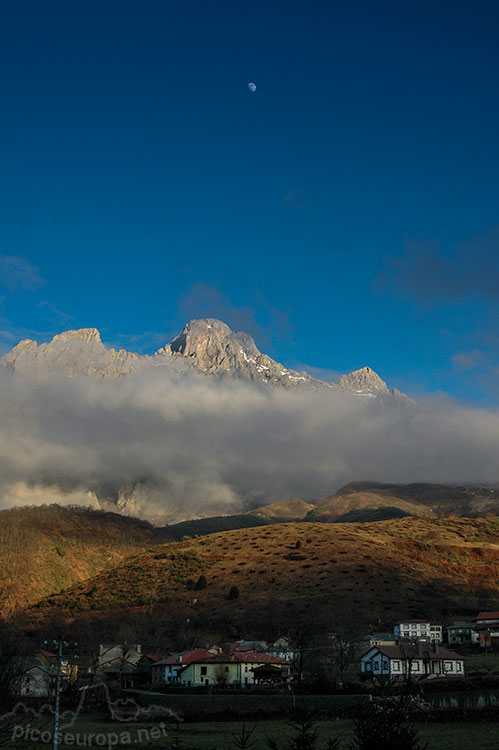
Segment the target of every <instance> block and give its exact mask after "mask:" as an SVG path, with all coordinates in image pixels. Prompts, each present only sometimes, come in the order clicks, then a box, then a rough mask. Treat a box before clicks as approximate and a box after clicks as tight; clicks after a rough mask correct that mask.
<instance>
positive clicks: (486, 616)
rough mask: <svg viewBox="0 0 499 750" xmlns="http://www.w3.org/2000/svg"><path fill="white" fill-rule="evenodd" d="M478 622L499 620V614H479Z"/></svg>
mask: <svg viewBox="0 0 499 750" xmlns="http://www.w3.org/2000/svg"><path fill="white" fill-rule="evenodd" d="M476 619H477V620H499V612H479V613H478V614H477V616H476Z"/></svg>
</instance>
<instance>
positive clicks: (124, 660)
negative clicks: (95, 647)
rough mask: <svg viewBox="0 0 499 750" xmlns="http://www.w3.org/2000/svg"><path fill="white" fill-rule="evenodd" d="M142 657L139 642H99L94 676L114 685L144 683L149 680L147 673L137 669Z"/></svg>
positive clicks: (128, 685)
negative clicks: (124, 643)
mask: <svg viewBox="0 0 499 750" xmlns="http://www.w3.org/2000/svg"><path fill="white" fill-rule="evenodd" d="M142 658H143V654H142V646H141V645H140V644H130V645H122V644H119V643H118V644H110V645H106V644H104V645H102V644H101V645H100V646H99V655H98V657H97V661H96V665H95V676H96V678H97V679H100V680H105V681H106V682H107V683H108V684H109V685H113V686H116V687H136V686H137V685H144V684H146V683H147V682H148V681H149V673H148V672H147V671H144V670H143V669H139V663H140V661H141V660H142Z"/></svg>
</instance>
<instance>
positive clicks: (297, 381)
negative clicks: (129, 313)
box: [0, 318, 394, 398]
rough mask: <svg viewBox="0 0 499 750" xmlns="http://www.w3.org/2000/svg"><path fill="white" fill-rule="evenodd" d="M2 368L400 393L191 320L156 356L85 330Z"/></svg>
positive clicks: (20, 349)
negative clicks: (179, 374)
mask: <svg viewBox="0 0 499 750" xmlns="http://www.w3.org/2000/svg"><path fill="white" fill-rule="evenodd" d="M0 364H1V365H2V366H3V367H6V368H8V369H10V370H12V371H14V372H19V373H23V374H25V375H28V376H31V377H36V378H42V379H45V378H48V377H51V376H53V375H55V374H62V375H67V376H82V375H83V376H92V377H97V378H117V377H123V376H128V375H133V374H136V373H137V372H139V371H143V370H144V369H145V368H149V367H151V368H153V367H156V366H159V365H167V366H168V367H170V368H172V369H175V370H176V371H178V370H179V369H180V370H182V369H184V368H186V369H190V368H193V369H195V370H197V371H198V372H201V373H204V374H206V375H211V376H217V377H233V378H238V379H242V380H250V381H254V382H260V383H264V384H266V385H271V386H276V387H282V388H287V389H296V388H299V389H308V390H317V389H334V390H338V389H340V390H341V391H343V392H345V394H347V393H351V394H354V395H356V396H360V397H365V398H373V397H377V396H387V395H391V394H394V392H393V391H390V390H389V389H388V386H387V385H386V383H385V382H384V381H383V380H382V379H381V378H380V377H379V375H377V373H375V372H374V370H372V369H371V368H370V367H363V368H361V369H360V370H355V371H354V372H351V373H349V374H347V375H342V376H341V377H340V378H339V379H338V380H337V381H336V382H335V383H328V382H325V381H323V380H318V379H316V378H313V377H312V376H311V375H309V374H308V373H307V372H298V371H296V370H292V369H290V368H288V367H285V366H284V365H282V364H281V363H279V362H276V360H274V359H272V358H271V357H269V356H268V355H267V354H263V353H262V352H260V350H259V349H258V348H257V346H256V344H255V342H254V340H253V338H252V337H251V336H250V335H249V334H247V333H244V332H235V331H232V330H231V329H230V328H229V326H228V325H227V324H226V323H224V322H222V321H221V320H217V319H216V318H201V319H195V320H191V321H190V322H189V323H187V325H185V326H184V328H183V329H182V331H181V332H180V333H179V334H178V335H177V336H175V337H174V339H173V340H172V341H171V342H170V343H169V344H167V345H166V346H164V347H162V348H161V349H159V350H158V351H157V352H156V353H155V354H154V355H153V356H147V355H140V354H136V353H134V352H129V351H126V350H125V349H119V350H115V349H113V348H107V347H106V346H105V345H104V344H103V343H102V339H101V336H100V333H99V331H98V330H97V329H96V328H81V329H77V330H70V331H64V332H62V333H59V334H57V335H56V336H54V337H53V339H52V340H51V341H49V342H48V343H45V344H37V342H36V341H33V340H32V339H25V340H23V341H20V342H19V344H17V346H15V347H14V348H13V349H12V350H11V351H10V352H9V353H8V354H6V355H5V356H4V357H3V358H2V359H1V360H0Z"/></svg>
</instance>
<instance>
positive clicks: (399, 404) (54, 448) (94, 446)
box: [0, 369, 499, 522]
mask: <svg viewBox="0 0 499 750" xmlns="http://www.w3.org/2000/svg"><path fill="white" fill-rule="evenodd" d="M498 444H499V413H498V412H496V411H487V410H483V409H472V408H465V407H462V406H459V405H457V404H455V403H453V402H451V401H449V400H447V399H446V398H444V397H442V398H441V399H439V398H432V399H428V400H423V401H421V402H419V403H414V402H412V401H403V400H401V401H396V400H393V401H390V400H386V401H383V400H381V399H376V400H370V401H367V402H366V401H364V400H361V399H358V398H355V397H350V396H348V395H343V394H342V393H337V392H335V391H332V390H331V391H324V392H313V393H308V392H303V393H300V392H297V391H294V392H287V391H283V390H279V389H275V390H272V389H270V388H266V387H263V386H253V385H252V384H248V383H242V382H239V381H235V380H230V379H225V380H216V379H214V378H211V377H208V376H203V375H198V374H196V373H194V372H193V373H181V374H176V373H171V372H166V371H165V370H159V371H153V372H147V373H143V374H139V375H134V376H130V377H125V378H121V379H118V380H107V381H97V380H93V379H91V378H63V377H61V378H57V379H54V380H52V381H51V382H50V383H43V382H35V381H33V380H30V379H27V378H24V377H22V376H20V375H18V374H16V375H14V374H12V373H9V372H7V371H3V370H1V369H0V507H11V506H13V505H21V504H32V503H47V502H66V503H75V502H76V503H85V504H88V505H93V506H94V507H110V508H111V507H117V508H119V509H120V510H121V511H123V512H126V513H130V514H134V515H139V516H142V517H145V518H150V519H153V520H156V521H158V522H159V521H166V520H170V521H172V520H180V519H183V518H192V517H197V516H204V515H213V514H217V513H233V512H238V511H240V510H244V509H247V508H249V507H254V506H255V505H257V504H264V503H266V502H272V501H274V500H279V499H283V498H285V497H290V496H295V497H296V496H298V497H303V498H304V499H317V498H320V497H324V496H326V495H328V494H331V493H332V492H333V491H334V490H335V489H337V488H338V487H339V486H340V485H341V484H344V483H346V482H349V481H353V480H360V479H372V480H379V481H393V482H410V481H430V482H444V483H466V482H469V483H472V482H476V483H495V482H498V481H499V457H498V451H497V446H498Z"/></svg>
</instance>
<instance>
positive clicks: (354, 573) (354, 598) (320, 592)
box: [34, 517, 499, 622]
mask: <svg viewBox="0 0 499 750" xmlns="http://www.w3.org/2000/svg"><path fill="white" fill-rule="evenodd" d="M297 542H299V543H300V546H299V547H298V548H296V543H297ZM201 573H203V574H204V575H205V576H206V578H207V581H208V587H207V588H206V589H204V590H201V591H195V592H193V591H192V590H190V588H189V585H188V582H189V580H192V581H196V580H197V579H198V577H199V575H200V574H201ZM232 585H236V586H237V587H238V588H239V591H240V598H239V599H238V600H236V601H228V600H227V594H228V591H229V589H230V587H231V586H232ZM477 595H479V596H481V597H482V602H483V604H481V605H479V606H485V602H486V601H487V602H490V603H492V602H494V601H496V602H497V601H498V598H499V519H498V518H490V519H480V520H471V519H461V518H447V519H436V520H434V519H432V520H430V519H425V518H417V517H411V518H404V519H397V520H390V521H383V522H380V523H372V524H370V523H364V524H322V523H315V524H313V523H285V524H274V525H271V526H266V527H260V528H251V529H244V530H237V531H229V532H223V533H219V534H213V535H210V536H207V537H200V538H197V539H189V540H184V541H181V542H175V543H168V544H163V545H160V546H158V547H157V548H155V549H154V550H152V551H148V552H145V553H142V554H139V555H137V556H135V557H133V558H130V559H129V560H127V561H126V562H125V563H123V564H122V565H120V566H119V567H116V568H115V569H114V570H111V571H107V572H104V573H101V574H99V575H98V576H96V577H94V578H93V579H92V580H90V581H87V582H84V583H81V584H78V585H76V586H73V587H72V588H71V589H69V590H68V591H65V592H63V593H61V594H59V595H57V596H54V597H51V598H50V599H47V600H44V601H42V602H40V603H39V604H38V605H37V608H36V610H35V611H34V614H35V612H36V614H37V615H40V614H41V615H42V616H43V615H46V614H48V613H50V612H53V611H54V610H57V609H59V610H62V611H65V612H66V613H67V614H69V615H70V616H77V615H79V614H80V613H82V612H93V613H96V612H99V611H102V610H113V609H117V608H120V607H128V608H133V607H141V606H144V605H147V604H150V603H151V602H165V601H168V600H172V599H175V600H179V601H184V602H189V601H191V602H192V599H193V597H195V598H196V600H197V601H196V602H195V606H196V607H198V608H202V609H203V610H205V611H206V612H207V614H208V615H209V614H212V613H215V612H216V613H217V615H218V616H220V614H221V613H222V614H223V612H224V611H231V612H232V613H235V612H236V613H237V612H238V613H239V615H240V616H241V617H243V618H244V617H248V618H251V616H252V613H253V612H255V611H257V610H258V611H263V610H264V609H266V608H268V607H269V606H275V605H276V603H277V604H279V605H282V606H283V607H286V606H293V607H294V611H296V610H297V609H298V610H299V609H300V607H302V608H303V610H306V609H307V608H310V607H311V606H312V607H313V606H318V605H319V603H321V604H324V603H328V606H331V607H333V606H338V607H341V606H342V605H344V606H345V607H346V608H349V609H350V610H355V611H358V612H363V613H369V616H370V619H371V620H372V621H373V622H375V621H376V620H377V619H378V618H380V619H381V620H382V621H387V620H392V619H393V617H398V616H416V615H419V616H421V615H422V614H427V615H428V614H430V615H431V614H432V613H434V614H435V615H437V614H442V613H444V612H445V611H447V612H449V611H454V612H460V611H465V610H466V606H471V607H476V606H477V603H476V601H478V600H476V597H477ZM473 597H475V600H474V601H473V603H472V604H469V602H470V600H471V599H472V598H473ZM467 602H468V604H467Z"/></svg>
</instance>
